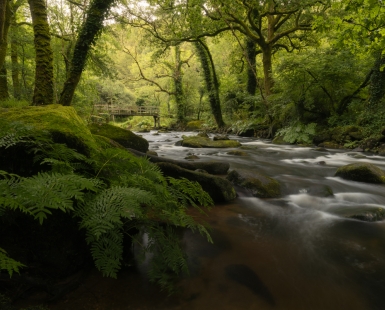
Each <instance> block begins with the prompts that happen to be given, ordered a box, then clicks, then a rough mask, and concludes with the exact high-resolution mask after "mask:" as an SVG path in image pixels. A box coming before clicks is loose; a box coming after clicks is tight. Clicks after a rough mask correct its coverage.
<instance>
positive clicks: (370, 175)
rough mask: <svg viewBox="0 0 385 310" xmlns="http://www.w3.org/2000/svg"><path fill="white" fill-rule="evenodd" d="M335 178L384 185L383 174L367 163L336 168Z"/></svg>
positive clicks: (384, 177) (384, 176)
mask: <svg viewBox="0 0 385 310" xmlns="http://www.w3.org/2000/svg"><path fill="white" fill-rule="evenodd" d="M335 176H336V177H341V178H343V179H346V180H351V181H358V182H367V183H376V184H385V172H384V171H383V170H381V169H380V168H379V167H377V166H375V165H372V164H369V163H354V164H349V165H346V166H342V167H340V168H338V170H337V172H336V173H335Z"/></svg>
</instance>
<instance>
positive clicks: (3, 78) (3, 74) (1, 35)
mask: <svg viewBox="0 0 385 310" xmlns="http://www.w3.org/2000/svg"><path fill="white" fill-rule="evenodd" d="M11 14H12V13H11V7H10V4H9V1H8V0H0V100H4V99H8V98H9V93H8V83H7V70H6V68H5V56H6V55H7V41H8V40H7V38H8V30H9V26H10V20H11Z"/></svg>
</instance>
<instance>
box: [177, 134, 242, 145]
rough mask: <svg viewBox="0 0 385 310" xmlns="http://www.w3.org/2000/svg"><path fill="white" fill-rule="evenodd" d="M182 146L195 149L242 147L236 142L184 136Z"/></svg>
mask: <svg viewBox="0 0 385 310" xmlns="http://www.w3.org/2000/svg"><path fill="white" fill-rule="evenodd" d="M182 138H183V141H182V146H187V147H194V148H230V147H240V146H241V144H240V143H239V142H238V141H236V140H218V141H213V140H211V139H210V138H205V137H199V136H195V137H194V136H190V137H187V136H182Z"/></svg>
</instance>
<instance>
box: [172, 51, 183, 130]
mask: <svg viewBox="0 0 385 310" xmlns="http://www.w3.org/2000/svg"><path fill="white" fill-rule="evenodd" d="M174 88H175V102H176V115H177V116H176V118H177V122H178V123H183V122H184V119H185V114H184V108H183V107H184V92H183V84H182V61H181V59H180V48H179V46H178V45H177V46H175V72H174Z"/></svg>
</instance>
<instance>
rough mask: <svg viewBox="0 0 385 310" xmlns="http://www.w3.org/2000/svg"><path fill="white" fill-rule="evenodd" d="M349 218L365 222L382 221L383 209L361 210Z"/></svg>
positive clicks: (384, 213)
mask: <svg viewBox="0 0 385 310" xmlns="http://www.w3.org/2000/svg"><path fill="white" fill-rule="evenodd" d="M349 217H350V218H352V219H356V220H360V221H366V222H376V221H382V220H383V219H385V209H383V208H376V207H374V208H370V209H366V210H362V211H361V212H357V213H355V214H353V215H351V216H349Z"/></svg>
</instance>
